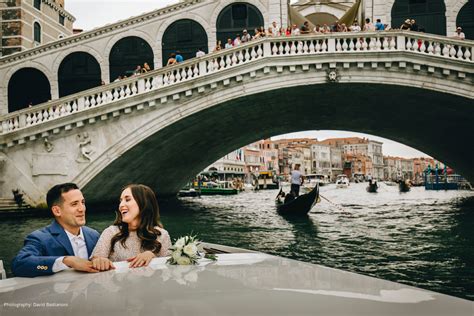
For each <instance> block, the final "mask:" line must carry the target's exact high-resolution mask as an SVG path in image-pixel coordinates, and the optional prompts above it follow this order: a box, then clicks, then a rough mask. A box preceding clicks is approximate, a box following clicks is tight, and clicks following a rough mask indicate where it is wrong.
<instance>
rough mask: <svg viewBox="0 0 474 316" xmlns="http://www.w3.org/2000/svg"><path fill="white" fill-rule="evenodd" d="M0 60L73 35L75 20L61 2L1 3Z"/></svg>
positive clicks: (14, 0) (20, 0) (28, 0)
mask: <svg viewBox="0 0 474 316" xmlns="http://www.w3.org/2000/svg"><path fill="white" fill-rule="evenodd" d="M0 10H1V11H0V12H1V19H0V24H1V25H0V30H1V34H0V35H1V38H2V40H1V43H0V44H1V46H0V56H5V55H10V54H13V53H16V52H20V51H23V50H26V49H30V48H33V47H35V46H37V45H39V44H46V43H49V42H53V41H56V40H57V39H58V38H59V36H60V35H62V36H69V35H72V34H73V32H72V24H73V22H74V21H75V18H74V17H73V16H72V15H71V14H70V13H69V12H67V11H66V10H65V9H64V0H49V1H48V0H11V1H1V2H0Z"/></svg>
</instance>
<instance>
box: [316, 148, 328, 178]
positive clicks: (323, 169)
mask: <svg viewBox="0 0 474 316" xmlns="http://www.w3.org/2000/svg"><path fill="white" fill-rule="evenodd" d="M311 173H318V174H324V175H327V176H331V147H330V146H327V145H320V144H317V145H311Z"/></svg>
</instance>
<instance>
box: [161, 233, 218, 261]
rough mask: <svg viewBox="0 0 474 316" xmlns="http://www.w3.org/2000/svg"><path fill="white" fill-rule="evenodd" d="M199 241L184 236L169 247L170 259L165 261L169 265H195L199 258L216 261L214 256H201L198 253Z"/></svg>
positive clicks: (193, 237) (192, 237)
mask: <svg viewBox="0 0 474 316" xmlns="http://www.w3.org/2000/svg"><path fill="white" fill-rule="evenodd" d="M198 244H199V240H197V239H196V236H184V237H181V238H179V239H178V240H176V242H175V243H174V245H173V246H171V248H170V249H171V251H172V253H171V257H170V258H169V259H168V260H167V261H166V262H167V263H169V264H174V265H175V264H177V265H190V264H197V263H198V260H199V259H201V258H203V257H204V258H206V259H211V260H214V261H215V260H217V258H216V256H214V255H211V254H206V255H204V256H203V255H202V254H201V253H199V251H198Z"/></svg>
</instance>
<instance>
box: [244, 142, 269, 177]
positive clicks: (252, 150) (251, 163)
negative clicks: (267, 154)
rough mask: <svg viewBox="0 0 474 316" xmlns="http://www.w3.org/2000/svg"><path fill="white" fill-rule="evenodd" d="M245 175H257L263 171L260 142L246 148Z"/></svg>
mask: <svg viewBox="0 0 474 316" xmlns="http://www.w3.org/2000/svg"><path fill="white" fill-rule="evenodd" d="M243 152H244V162H245V173H246V174H254V175H256V174H257V173H258V172H259V171H262V169H263V167H264V166H263V163H262V159H261V158H262V154H261V151H260V147H259V142H255V143H252V144H250V145H248V146H245V147H244V150H243Z"/></svg>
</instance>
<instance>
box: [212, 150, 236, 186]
mask: <svg viewBox="0 0 474 316" xmlns="http://www.w3.org/2000/svg"><path fill="white" fill-rule="evenodd" d="M244 159H245V157H244V153H243V150H242V149H237V150H234V151H232V152H231V153H228V154H227V155H225V156H224V157H222V158H220V159H219V160H217V161H216V162H214V163H213V164H212V165H210V166H209V167H207V168H206V171H215V172H217V173H218V174H219V178H220V179H221V180H229V181H230V180H232V179H233V178H240V179H243V178H244V176H245V161H244Z"/></svg>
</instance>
